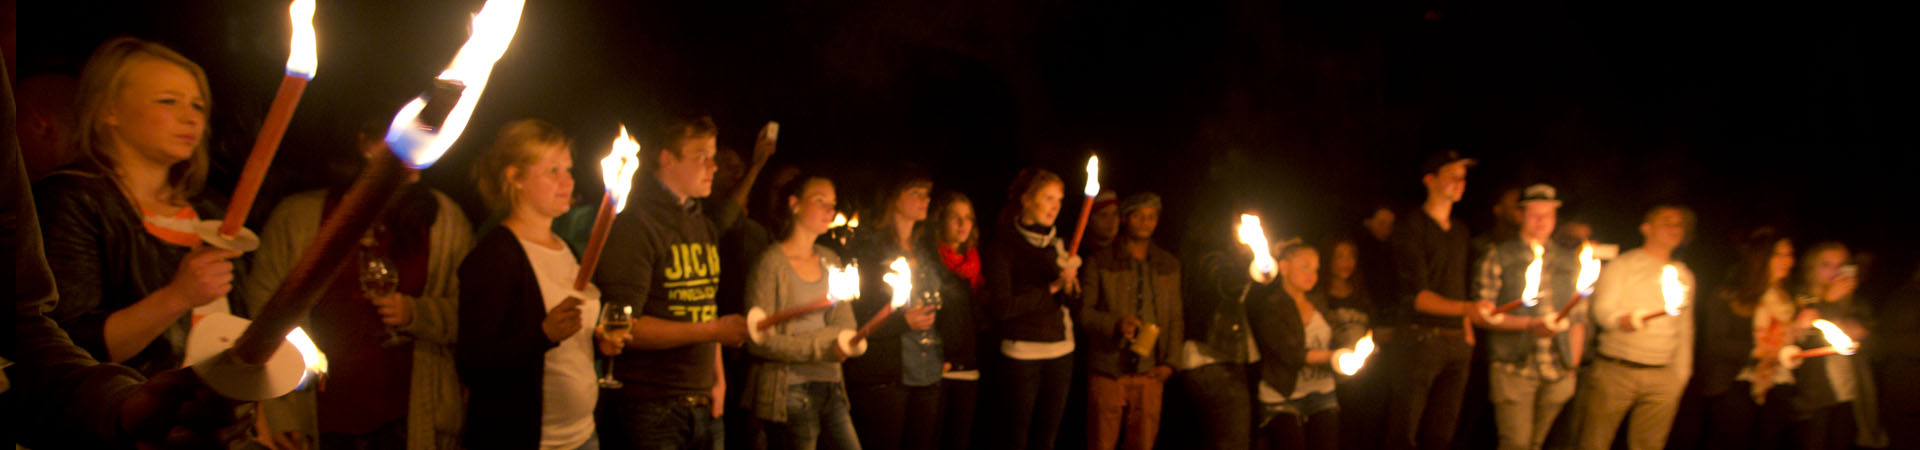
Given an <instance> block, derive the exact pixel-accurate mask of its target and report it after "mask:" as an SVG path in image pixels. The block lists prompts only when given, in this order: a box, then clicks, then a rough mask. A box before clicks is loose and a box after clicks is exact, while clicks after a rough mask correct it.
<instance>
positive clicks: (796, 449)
mask: <svg viewBox="0 0 1920 450" xmlns="http://www.w3.org/2000/svg"><path fill="white" fill-rule="evenodd" d="M760 425H761V429H763V430H766V433H767V448H770V449H775V450H814V449H815V448H818V447H824V448H827V449H830V450H860V437H859V436H858V435H855V434H854V432H853V418H852V416H849V415H848V414H847V390H846V387H845V385H842V384H840V383H831V382H810V383H802V384H791V385H787V422H786V423H779V422H761V424H760Z"/></svg>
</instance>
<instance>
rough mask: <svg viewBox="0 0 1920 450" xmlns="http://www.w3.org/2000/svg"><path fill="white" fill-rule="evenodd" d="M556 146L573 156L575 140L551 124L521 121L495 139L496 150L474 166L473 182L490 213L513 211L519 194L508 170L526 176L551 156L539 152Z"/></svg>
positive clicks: (528, 120)
mask: <svg viewBox="0 0 1920 450" xmlns="http://www.w3.org/2000/svg"><path fill="white" fill-rule="evenodd" d="M556 145H557V146H559V147H560V149H561V151H565V152H567V154H568V155H572V154H573V138H569V137H567V134H566V132H564V131H561V130H560V127H559V126H556V125H554V124H552V123H549V122H547V121H544V120H540V119H520V120H515V121H512V122H507V124H506V125H505V126H501V127H500V135H499V136H496V137H494V138H493V147H492V148H488V149H487V153H485V154H482V155H480V159H478V160H476V161H474V163H473V182H474V184H476V185H478V187H479V190H480V200H482V201H484V202H486V204H487V209H488V210H491V211H493V212H494V213H496V214H498V213H504V212H507V211H508V210H511V209H513V205H514V203H515V202H518V201H519V198H518V195H519V194H518V191H517V190H515V189H514V188H513V180H509V179H507V168H509V167H511V168H516V169H519V171H520V173H521V175H525V174H526V172H527V169H528V168H531V167H533V165H534V164H535V163H539V162H540V158H544V157H546V156H547V155H546V153H544V152H541V151H539V150H541V149H545V148H548V147H552V146H556Z"/></svg>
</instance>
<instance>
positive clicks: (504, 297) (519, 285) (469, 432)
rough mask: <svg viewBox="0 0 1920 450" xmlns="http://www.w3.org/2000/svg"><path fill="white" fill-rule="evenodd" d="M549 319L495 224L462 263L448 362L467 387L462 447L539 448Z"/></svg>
mask: <svg viewBox="0 0 1920 450" xmlns="http://www.w3.org/2000/svg"><path fill="white" fill-rule="evenodd" d="M546 317H547V310H546V301H545V297H543V296H542V295H541V293H540V281H539V280H538V279H536V278H535V275H534V273H533V265H532V264H530V263H528V262H527V251H526V249H524V248H521V247H520V240H519V239H518V238H516V237H514V235H513V231H512V230H508V229H507V228H506V227H496V228H494V229H493V230H492V231H489V232H487V235H486V236H484V237H481V238H480V242H479V243H478V244H477V245H475V246H474V247H473V251H471V252H468V253H467V258H466V259H465V260H462V261H461V263H460V338H459V340H458V341H457V342H459V343H460V345H458V346H456V347H455V348H454V363H455V365H456V368H457V370H459V372H460V381H461V382H463V383H466V385H467V389H469V391H470V393H469V394H468V397H467V423H466V437H465V438H464V439H463V440H464V441H465V442H466V444H467V445H468V446H470V447H473V448H534V447H539V446H540V409H541V407H542V405H543V404H544V398H545V397H544V396H543V395H544V393H543V390H542V389H544V388H543V387H542V386H541V383H542V380H543V379H544V378H543V375H544V374H545V371H546V354H547V350H548V349H551V348H553V347H554V346H555V345H558V344H557V343H555V342H552V341H549V340H547V335H546V333H545V332H543V331H541V330H540V321H541V320H543V319H545V318H546Z"/></svg>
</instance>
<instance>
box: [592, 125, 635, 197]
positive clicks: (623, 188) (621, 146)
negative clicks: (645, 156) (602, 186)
mask: <svg viewBox="0 0 1920 450" xmlns="http://www.w3.org/2000/svg"><path fill="white" fill-rule="evenodd" d="M639 154H640V143H638V142H634V141H633V136H628V135H627V126H626V125H621V126H620V137H617V138H614V139H613V149H612V150H609V151H608V152H607V157H606V158H603V159H601V160H600V176H601V177H602V178H604V179H605V181H606V186H607V194H608V195H609V196H611V197H612V198H613V212H614V214H619V213H620V211H622V210H625V209H626V208H627V191H628V190H629V188H630V187H631V186H633V174H634V173H635V172H639V171H640V157H639V156H638V155H639Z"/></svg>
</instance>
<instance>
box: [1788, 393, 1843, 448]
mask: <svg viewBox="0 0 1920 450" xmlns="http://www.w3.org/2000/svg"><path fill="white" fill-rule="evenodd" d="M1808 416H1809V417H1807V418H1806V419H1805V420H1801V421H1799V422H1798V423H1795V424H1794V428H1795V429H1796V430H1798V433H1799V434H1800V448H1802V449H1806V450H1828V449H1831V450H1846V449H1849V448H1853V438H1854V436H1855V434H1856V431H1857V430H1856V429H1855V427H1856V425H1854V422H1853V402H1847V403H1841V404H1838V405H1833V406H1828V407H1825V408H1820V409H1817V410H1813V411H1811V412H1809V413H1808Z"/></svg>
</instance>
